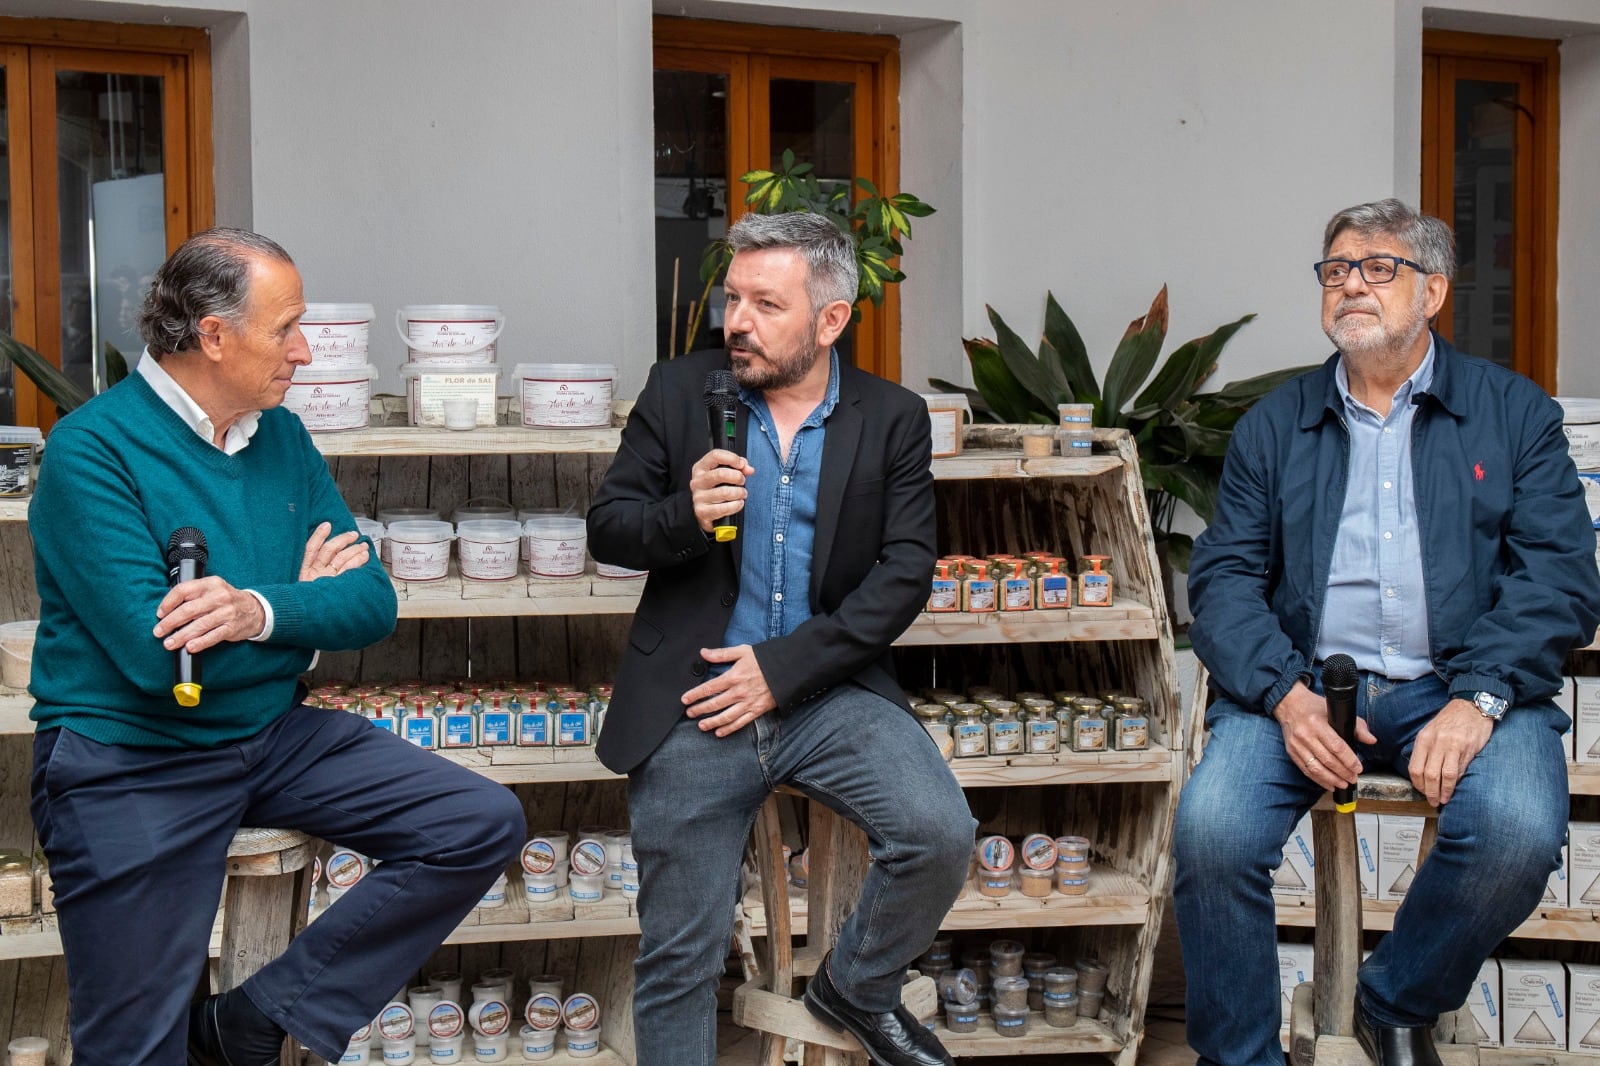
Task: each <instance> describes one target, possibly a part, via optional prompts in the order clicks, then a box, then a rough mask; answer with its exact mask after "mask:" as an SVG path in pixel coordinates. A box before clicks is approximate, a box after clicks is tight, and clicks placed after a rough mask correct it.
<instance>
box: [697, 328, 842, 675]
mask: <svg viewBox="0 0 1600 1066" xmlns="http://www.w3.org/2000/svg"><path fill="white" fill-rule="evenodd" d="M828 360H829V369H828V392H827V395H826V396H824V397H823V400H822V402H821V403H820V404H818V405H817V406H816V409H815V410H813V411H812V412H811V414H809V415H807V416H806V420H805V421H804V422H802V423H801V424H800V428H799V430H798V431H796V433H795V435H794V440H792V441H790V442H789V458H788V459H787V460H785V459H784V458H783V454H782V451H781V444H780V442H779V440H778V427H777V425H776V423H774V422H773V419H772V412H771V410H769V409H768V407H767V401H766V400H765V398H763V397H762V395H761V394H760V393H759V392H754V391H750V390H747V389H743V388H741V389H740V390H739V399H740V400H741V401H743V403H744V405H745V406H746V407H748V408H750V419H749V427H750V429H749V433H748V436H749V438H750V439H749V441H748V442H747V443H746V444H745V458H746V459H748V460H750V465H751V466H752V467H754V468H755V471H756V472H755V473H754V474H752V475H750V477H749V478H748V479H746V481H745V489H746V491H747V492H748V493H749V495H748V496H747V497H746V498H745V501H744V511H743V512H741V514H740V525H739V539H740V541H742V542H743V543H742V545H741V547H740V549H739V550H740V565H739V599H738V602H737V603H735V604H734V607H733V617H732V618H730V619H729V621H728V629H727V633H726V634H725V635H724V637H723V642H722V643H723V647H727V648H731V647H734V646H735V645H739V644H751V645H754V644H760V643H762V642H763V641H767V640H771V639H773V638H774V637H781V636H785V635H787V634H789V633H792V632H794V630H795V629H796V628H797V627H798V626H799V625H800V624H801V623H802V622H804V621H805V620H806V619H808V618H810V617H811V554H812V548H813V545H814V544H815V541H816V531H817V489H818V486H819V485H820V484H821V481H822V442H823V438H824V436H825V434H826V432H827V427H826V425H825V422H826V420H827V418H828V416H829V415H830V414H832V413H833V409H834V407H835V406H837V405H838V403H839V356H838V353H837V352H830V353H829V356H828ZM725 669H727V667H726V665H721V666H719V668H718V669H717V670H716V671H715V672H718V673H720V672H721V671H722V670H725Z"/></svg>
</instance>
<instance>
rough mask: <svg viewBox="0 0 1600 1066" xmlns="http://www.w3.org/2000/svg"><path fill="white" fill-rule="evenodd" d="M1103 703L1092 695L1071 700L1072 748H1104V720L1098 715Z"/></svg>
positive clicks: (1085, 750)
mask: <svg viewBox="0 0 1600 1066" xmlns="http://www.w3.org/2000/svg"><path fill="white" fill-rule="evenodd" d="M1103 706H1104V705H1103V704H1102V703H1101V702H1100V701H1099V700H1097V699H1094V698H1093V697H1092V696H1085V697H1082V698H1080V699H1076V700H1073V701H1072V750H1073V751H1078V752H1102V751H1105V750H1106V720H1105V719H1104V718H1102V717H1101V716H1100V712H1101V708H1102V707H1103Z"/></svg>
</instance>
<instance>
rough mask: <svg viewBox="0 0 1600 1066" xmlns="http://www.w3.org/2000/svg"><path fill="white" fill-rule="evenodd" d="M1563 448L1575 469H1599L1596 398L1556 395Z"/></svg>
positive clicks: (1599, 412)
mask: <svg viewBox="0 0 1600 1066" xmlns="http://www.w3.org/2000/svg"><path fill="white" fill-rule="evenodd" d="M1556 403H1559V404H1560V405H1561V423H1562V424H1561V429H1562V431H1563V432H1565V433H1566V435H1567V451H1568V453H1569V454H1571V456H1572V462H1573V464H1574V465H1575V466H1577V468H1578V469H1579V470H1600V400H1596V399H1589V398H1587V397H1582V396H1557V397H1556Z"/></svg>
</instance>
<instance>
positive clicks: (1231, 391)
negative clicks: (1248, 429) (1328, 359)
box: [1195, 366, 1317, 407]
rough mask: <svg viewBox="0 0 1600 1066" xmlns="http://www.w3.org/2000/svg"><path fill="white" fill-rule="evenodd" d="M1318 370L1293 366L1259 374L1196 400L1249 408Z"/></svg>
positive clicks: (1202, 395) (1205, 394) (1229, 384)
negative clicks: (1269, 394)
mask: <svg viewBox="0 0 1600 1066" xmlns="http://www.w3.org/2000/svg"><path fill="white" fill-rule="evenodd" d="M1315 369H1317V368H1316V367H1315V366H1292V367H1289V368H1288V369H1287V370H1273V371H1269V372H1268V373H1265V374H1257V375H1256V376H1255V377H1253V378H1245V379H1244V380H1243V381H1232V382H1229V383H1228V384H1226V385H1224V386H1223V387H1222V388H1220V389H1218V390H1217V391H1216V392H1209V393H1203V394H1201V395H1200V396H1196V397H1195V399H1196V400H1200V399H1206V400H1215V401H1217V402H1219V403H1231V404H1239V405H1242V406H1244V407H1249V406H1250V405H1251V404H1253V403H1255V402H1256V401H1257V400H1259V399H1261V397H1263V396H1265V395H1266V394H1267V393H1269V392H1271V391H1272V390H1273V389H1275V388H1277V387H1278V386H1279V385H1282V384H1284V383H1285V382H1289V381H1293V380H1294V379H1295V378H1297V377H1299V376H1300V375H1301V374H1308V373H1310V372H1311V371H1313V370H1315Z"/></svg>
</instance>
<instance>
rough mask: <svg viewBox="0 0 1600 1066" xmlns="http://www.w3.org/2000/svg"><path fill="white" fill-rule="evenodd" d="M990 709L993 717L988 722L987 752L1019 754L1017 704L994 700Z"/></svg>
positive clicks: (1020, 736) (1020, 730) (1020, 744)
mask: <svg viewBox="0 0 1600 1066" xmlns="http://www.w3.org/2000/svg"><path fill="white" fill-rule="evenodd" d="M990 710H991V711H992V712H993V714H994V718H993V719H992V720H991V721H990V722H989V754H990V755H1019V754H1021V753H1022V723H1021V722H1019V721H1017V705H1016V704H1015V703H1012V702H1011V701H1010V700H996V701H995V702H994V703H993V704H991V705H990Z"/></svg>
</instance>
